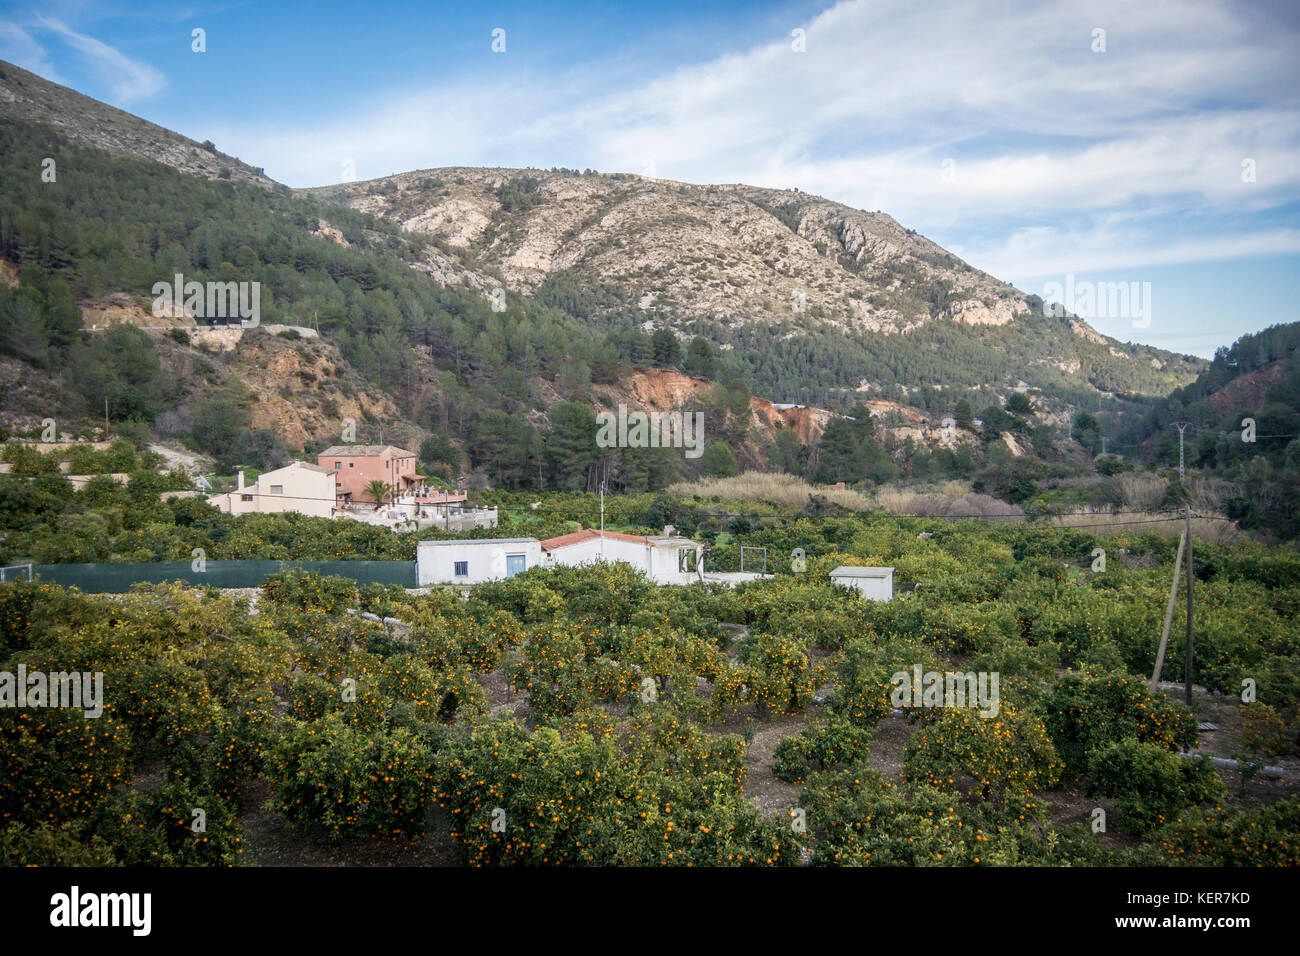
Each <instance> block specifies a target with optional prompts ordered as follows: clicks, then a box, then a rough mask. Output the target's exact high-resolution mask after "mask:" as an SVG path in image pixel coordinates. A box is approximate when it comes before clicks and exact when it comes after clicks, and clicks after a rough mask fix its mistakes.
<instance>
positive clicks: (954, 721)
mask: <svg viewBox="0 0 1300 956" xmlns="http://www.w3.org/2000/svg"><path fill="white" fill-rule="evenodd" d="M903 775H904V777H906V778H907V779H908V780H911V781H916V782H922V783H924V784H925V785H927V786H930V787H934V788H935V789H937V790H943V791H954V790H962V789H965V788H966V787H967V786H973V787H974V788H976V789H977V790H978V793H979V794H980V796H981V797H982V798H985V799H988V798H995V799H1000V798H1002V797H1003V796H1006V797H1008V798H1015V797H1016V796H1020V795H1023V794H1027V793H1031V792H1033V791H1035V790H1043V789H1047V788H1049V787H1051V786H1052V785H1053V784H1055V783H1056V781H1057V780H1058V779H1059V778H1060V775H1061V761H1060V759H1059V758H1058V757H1057V755H1056V751H1055V750H1054V749H1053V748H1052V742H1051V740H1049V739H1048V736H1047V731H1046V730H1045V729H1044V727H1043V722H1042V720H1040V719H1039V718H1038V717H1036V716H1035V715H1034V714H1032V713H1029V712H1027V711H1022V710H1018V709H1017V708H1015V707H1011V706H1008V705H1006V704H1005V703H1004V704H1003V705H1002V707H1001V709H1000V711H999V712H998V715H997V716H996V717H988V718H985V717H981V716H980V714H979V712H978V711H976V710H973V709H968V708H948V709H946V710H945V711H944V713H943V715H942V716H941V717H939V718H938V719H937V720H935V721H932V722H930V723H927V724H926V726H924V727H922V728H921V729H920V730H919V731H918V732H917V733H916V734H915V735H913V737H912V739H911V740H910V741H908V744H907V756H906V758H905V759H904V763H903Z"/></svg>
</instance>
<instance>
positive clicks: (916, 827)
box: [800, 767, 1102, 866]
mask: <svg viewBox="0 0 1300 956" xmlns="http://www.w3.org/2000/svg"><path fill="white" fill-rule="evenodd" d="M800 805H801V806H802V807H803V808H804V809H805V812H806V814H807V826H808V832H809V833H810V834H812V835H813V836H814V838H815V839H814V841H813V846H814V850H813V855H812V860H811V862H812V864H813V865H815V866H993V865H1022V864H1036V865H1055V866H1060V865H1071V864H1079V865H1084V864H1096V863H1098V862H1100V860H1101V857H1102V851H1101V850H1100V849H1099V848H1098V845H1097V841H1096V838H1095V837H1093V836H1092V834H1091V833H1089V832H1088V831H1087V828H1086V827H1082V826H1076V827H1074V828H1071V829H1069V830H1065V831H1055V830H1053V829H1051V828H1050V827H1049V826H1047V823H1046V814H1045V807H1044V805H1043V804H1042V803H1041V802H1040V801H1038V800H1035V799H1034V798H1032V797H1026V796H1022V797H1020V798H1018V799H1016V800H1010V801H1008V802H1007V803H1005V804H1003V805H998V804H995V803H992V802H988V801H981V802H976V803H970V802H967V801H963V800H960V799H958V798H957V797H956V796H955V795H954V794H952V793H948V792H944V791H941V790H937V789H934V788H932V787H928V786H924V785H921V786H916V787H913V788H911V790H910V791H908V792H905V791H903V790H901V789H899V788H897V787H895V786H893V785H892V784H890V783H888V782H887V781H885V780H883V779H882V778H881V777H880V776H879V775H878V774H877V773H876V772H875V771H874V770H871V769H868V768H866V767H851V768H840V769H838V770H834V771H828V772H826V773H813V774H811V775H810V776H809V778H808V783H807V785H806V786H805V788H804V791H803V794H802V795H801V797H800Z"/></svg>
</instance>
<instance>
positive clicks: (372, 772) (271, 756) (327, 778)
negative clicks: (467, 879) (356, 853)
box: [266, 712, 434, 839]
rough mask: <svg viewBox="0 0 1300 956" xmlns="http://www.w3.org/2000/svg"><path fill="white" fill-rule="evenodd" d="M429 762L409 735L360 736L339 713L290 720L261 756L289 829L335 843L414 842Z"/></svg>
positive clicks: (429, 782)
mask: <svg viewBox="0 0 1300 956" xmlns="http://www.w3.org/2000/svg"><path fill="white" fill-rule="evenodd" d="M432 758H433V754H432V753H431V751H430V750H429V747H428V746H427V745H426V744H425V743H424V742H423V741H421V740H420V739H419V738H417V737H416V736H415V735H414V734H412V733H411V732H410V731H408V730H404V729H393V730H389V731H383V730H363V729H361V728H358V727H353V726H351V725H349V724H347V723H346V722H345V721H344V720H343V715H342V714H339V713H337V712H336V713H331V714H328V715H326V717H325V718H324V719H323V720H321V721H319V722H316V723H311V724H309V723H303V722H300V721H289V722H287V724H286V726H285V727H284V729H283V730H282V732H281V734H280V736H279V738H278V739H277V740H276V741H275V742H274V744H272V746H271V748H270V750H269V752H268V753H267V756H266V767H267V777H268V779H269V780H270V782H271V786H272V788H273V790H274V793H273V796H272V799H271V806H272V808H273V809H275V810H276V811H277V812H279V813H281V814H283V815H284V818H285V820H287V821H288V822H289V823H290V824H292V825H293V826H296V827H299V828H301V829H310V828H312V827H316V826H321V827H324V828H325V829H326V830H328V831H329V832H330V833H331V834H332V835H333V836H335V837H341V836H343V835H344V834H345V833H346V834H347V835H349V836H370V837H396V836H398V835H399V834H401V833H403V832H405V833H406V834H407V836H409V837H411V838H413V839H414V838H416V837H418V836H420V835H422V834H423V833H424V830H425V827H426V825H427V817H426V809H427V807H426V805H427V803H428V801H429V799H430V798H431V797H432V796H433V792H434V790H433V774H432V772H431V770H430V767H431V764H432Z"/></svg>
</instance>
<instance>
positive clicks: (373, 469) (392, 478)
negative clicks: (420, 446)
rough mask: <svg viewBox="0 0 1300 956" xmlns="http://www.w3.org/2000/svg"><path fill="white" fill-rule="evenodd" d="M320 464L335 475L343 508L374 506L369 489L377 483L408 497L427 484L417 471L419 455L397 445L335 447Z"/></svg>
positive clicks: (336, 487)
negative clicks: (422, 484)
mask: <svg viewBox="0 0 1300 956" xmlns="http://www.w3.org/2000/svg"><path fill="white" fill-rule="evenodd" d="M316 464H318V465H320V467H322V468H326V469H329V470H330V471H332V472H334V473H335V475H334V480H335V493H336V495H337V497H338V504H339V506H340V507H342V506H344V505H349V504H360V503H361V502H363V501H364V502H370V503H372V504H378V502H376V501H374V499H373V498H371V497H370V492H369V491H368V490H367V489H366V486H367V485H368V484H369V483H370V482H372V481H375V480H376V479H377V480H379V481H382V482H383V483H384V484H386V485H388V486H389V487H390V488H392V489H394V492H395V493H396V494H397V495H404V494H406V493H407V492H410V491H411V490H412V489H415V488H418V487H419V485H420V484H421V482H423V480H424V476H423V475H421V474H420V473H419V470H418V469H417V467H416V458H415V452H413V451H407V450H406V449H404V448H397V447H396V446H394V445H333V446H331V447H329V448H326V449H325V450H324V451H323V452H321V453H320V454H319V455H317V456H316Z"/></svg>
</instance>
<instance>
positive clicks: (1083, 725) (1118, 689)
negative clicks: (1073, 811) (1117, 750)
mask: <svg viewBox="0 0 1300 956" xmlns="http://www.w3.org/2000/svg"><path fill="white" fill-rule="evenodd" d="M1044 707H1045V717H1044V723H1045V725H1046V727H1047V731H1048V733H1049V734H1050V735H1051V737H1052V742H1053V744H1054V745H1055V747H1056V752H1057V753H1058V754H1060V756H1061V759H1062V760H1063V761H1064V763H1065V770H1066V772H1067V773H1070V774H1072V775H1076V776H1077V775H1081V774H1083V773H1084V772H1085V771H1086V770H1087V768H1088V761H1089V759H1090V755H1091V754H1092V752H1093V751H1094V750H1096V749H1098V748H1100V747H1103V746H1105V745H1106V744H1109V743H1115V742H1117V741H1120V740H1123V739H1124V738H1126V737H1133V738H1134V739H1136V740H1140V741H1142V742H1144V743H1152V744H1157V745H1159V746H1161V747H1164V748H1166V749H1168V750H1172V749H1175V748H1178V747H1184V748H1186V747H1190V746H1191V745H1192V744H1194V743H1195V742H1196V718H1195V717H1194V716H1193V715H1192V713H1191V712H1190V711H1189V710H1188V709H1187V708H1186V707H1184V706H1183V705H1182V704H1180V703H1177V702H1175V701H1172V700H1170V699H1169V698H1167V697H1164V696H1159V697H1153V696H1152V695H1151V694H1150V693H1149V692H1148V691H1147V685H1146V682H1145V681H1143V680H1142V679H1141V678H1138V677H1132V676H1129V675H1126V674H1117V673H1111V674H1098V675H1091V676H1090V675H1083V674H1067V675H1065V676H1064V677H1062V678H1061V679H1060V680H1059V681H1057V683H1056V686H1055V687H1054V688H1053V689H1052V692H1051V693H1050V694H1049V695H1047V697H1046V699H1045V701H1044Z"/></svg>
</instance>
